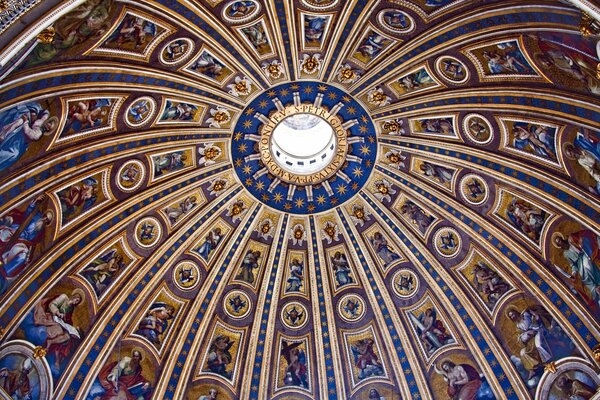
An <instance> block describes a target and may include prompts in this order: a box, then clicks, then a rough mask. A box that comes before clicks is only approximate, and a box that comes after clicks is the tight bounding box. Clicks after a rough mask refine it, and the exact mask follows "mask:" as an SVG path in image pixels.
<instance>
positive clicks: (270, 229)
mask: <svg viewBox="0 0 600 400" xmlns="http://www.w3.org/2000/svg"><path fill="white" fill-rule="evenodd" d="M256 232H257V233H258V237H259V238H262V239H265V240H269V238H271V237H273V235H274V233H275V224H274V223H273V221H271V219H270V218H266V219H264V220H262V221H261V222H260V223H259V224H258V226H257V227H256Z"/></svg>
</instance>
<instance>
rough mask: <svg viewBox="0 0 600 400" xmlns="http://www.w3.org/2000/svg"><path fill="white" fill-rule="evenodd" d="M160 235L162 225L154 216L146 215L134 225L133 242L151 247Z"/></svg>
mask: <svg viewBox="0 0 600 400" xmlns="http://www.w3.org/2000/svg"><path fill="white" fill-rule="evenodd" d="M161 236H162V226H161V224H160V222H159V221H158V220H157V219H156V218H154V217H146V218H143V219H142V220H140V221H139V222H138V223H137V224H136V225H135V242H136V243H137V244H138V245H139V246H141V247H152V246H154V245H155V244H156V243H158V241H159V240H160V238H161Z"/></svg>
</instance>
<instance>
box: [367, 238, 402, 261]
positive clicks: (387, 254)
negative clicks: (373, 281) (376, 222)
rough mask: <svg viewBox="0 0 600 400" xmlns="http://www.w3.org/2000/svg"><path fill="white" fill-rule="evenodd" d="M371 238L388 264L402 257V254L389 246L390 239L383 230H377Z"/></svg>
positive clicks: (378, 253)
mask: <svg viewBox="0 0 600 400" xmlns="http://www.w3.org/2000/svg"><path fill="white" fill-rule="evenodd" d="M370 240H371V244H372V245H373V248H374V249H375V252H376V253H377V255H378V256H379V258H381V260H382V261H383V263H384V264H385V265H386V266H387V265H389V264H391V263H393V262H394V261H396V260H398V259H400V256H399V255H398V254H397V253H395V252H394V250H392V249H391V248H390V247H389V246H388V241H387V240H386V238H384V237H383V235H382V234H381V232H375V233H374V234H373V237H372V238H371V239H370Z"/></svg>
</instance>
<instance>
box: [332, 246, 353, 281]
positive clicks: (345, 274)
mask: <svg viewBox="0 0 600 400" xmlns="http://www.w3.org/2000/svg"><path fill="white" fill-rule="evenodd" d="M331 265H332V267H333V271H334V272H335V280H336V282H337V284H338V286H340V287H341V286H344V285H348V284H350V283H352V282H354V279H353V278H352V276H350V274H351V273H352V270H351V269H350V264H349V263H348V259H347V258H346V254H344V253H342V252H341V251H336V252H335V254H334V255H333V257H331Z"/></svg>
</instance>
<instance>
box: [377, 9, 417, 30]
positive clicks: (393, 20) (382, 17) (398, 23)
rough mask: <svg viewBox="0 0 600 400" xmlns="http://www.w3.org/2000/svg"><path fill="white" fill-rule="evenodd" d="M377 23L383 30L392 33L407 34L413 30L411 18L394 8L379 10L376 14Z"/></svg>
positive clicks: (413, 25)
mask: <svg viewBox="0 0 600 400" xmlns="http://www.w3.org/2000/svg"><path fill="white" fill-rule="evenodd" d="M377 21H378V22H379V24H380V25H381V27H382V28H383V29H385V30H387V31H390V32H393V33H408V32H411V31H412V30H414V29H415V22H414V21H413V19H412V17H411V16H410V15H408V14H407V13H405V12H404V11H401V10H398V9H396V8H388V9H385V10H381V11H380V12H379V14H377Z"/></svg>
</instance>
